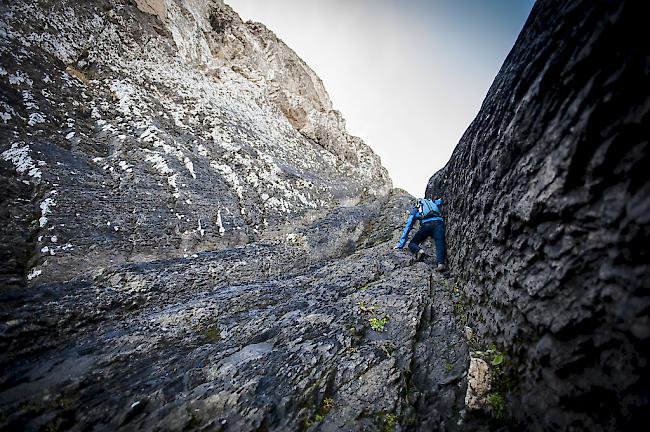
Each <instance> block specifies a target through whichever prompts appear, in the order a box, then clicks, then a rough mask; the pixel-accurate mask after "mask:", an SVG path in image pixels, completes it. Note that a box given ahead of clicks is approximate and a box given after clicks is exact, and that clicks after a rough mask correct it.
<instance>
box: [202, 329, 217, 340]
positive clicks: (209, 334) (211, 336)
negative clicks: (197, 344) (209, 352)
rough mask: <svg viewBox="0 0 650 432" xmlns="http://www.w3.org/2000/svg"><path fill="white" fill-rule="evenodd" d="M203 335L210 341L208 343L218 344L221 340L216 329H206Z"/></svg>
mask: <svg viewBox="0 0 650 432" xmlns="http://www.w3.org/2000/svg"><path fill="white" fill-rule="evenodd" d="M203 335H204V336H205V337H206V338H207V339H208V340H209V341H210V342H218V341H219V340H220V339H221V332H220V331H219V329H218V328H217V327H208V328H207V329H206V330H205V331H204V332H203Z"/></svg>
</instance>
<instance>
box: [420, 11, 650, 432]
mask: <svg viewBox="0 0 650 432" xmlns="http://www.w3.org/2000/svg"><path fill="white" fill-rule="evenodd" d="M643 16H644V12H643V11H642V9H641V5H640V3H639V2H588V1H575V2H562V1H543V2H537V3H536V5H535V7H534V9H533V12H532V14H531V16H530V18H529V20H528V22H527V24H526V26H525V28H524V30H523V31H522V33H521V35H520V36H519V39H518V40H517V43H516V45H515V46H514V48H513V50H512V51H511V53H510V54H509V56H508V58H507V59H506V61H505V64H504V65H503V67H502V68H501V71H500V72H499V74H498V76H497V77H496V79H495V81H494V83H493V85H492V87H491V89H490V91H489V93H488V95H487V97H486V99H485V101H484V103H483V106H482V107H481V110H480V112H479V114H478V115H477V117H476V119H475V120H474V121H473V123H472V124H471V126H470V127H469V128H468V130H467V131H466V133H465V134H464V136H463V138H462V139H461V141H460V143H459V144H458V147H457V148H456V149H455V151H454V153H453V156H452V157H451V160H450V161H449V163H448V164H447V166H446V167H445V168H444V169H443V170H441V171H440V172H438V173H437V174H435V175H434V176H433V177H432V178H431V180H430V181H429V185H428V191H427V192H428V193H436V194H437V193H440V194H443V195H444V196H445V197H446V198H447V200H448V205H449V207H448V215H449V219H448V226H447V229H448V240H449V251H450V254H449V260H450V264H451V268H452V269H453V273H455V274H456V276H457V277H458V279H459V282H460V284H461V286H462V287H463V293H464V298H465V302H466V304H467V307H468V309H469V315H468V323H469V325H470V326H471V327H473V328H474V329H475V331H476V333H477V335H478V339H479V340H482V341H484V344H488V343H489V342H490V341H494V342H496V343H497V347H498V349H499V350H500V351H502V352H504V353H505V355H506V359H508V361H509V362H511V364H510V366H509V367H508V368H507V369H508V371H507V373H506V372H502V374H503V376H502V377H501V379H502V380H504V381H506V382H505V383H503V384H504V385H501V386H494V387H495V390H494V391H495V392H500V394H499V395H498V396H502V397H505V398H506V399H505V400H506V401H507V405H508V406H509V408H510V409H509V411H510V415H512V416H513V417H515V418H516V419H517V420H519V421H521V422H523V423H524V424H527V425H528V426H527V427H528V428H530V429H533V430H602V429H607V430H632V425H634V424H637V425H638V424H643V423H639V421H641V420H644V419H645V421H647V420H648V412H647V406H648V403H649V402H650V399H649V398H650V383H649V381H648V358H650V357H649V354H650V352H649V342H650V341H649V337H650V323H649V322H648V315H649V314H648V312H649V311H650V299H649V298H648V290H647V288H648V287H647V285H648V281H650V267H649V265H648V263H649V261H648V248H647V245H648V240H649V238H648V236H649V233H650V231H649V228H648V221H649V220H650V219H649V216H648V215H649V214H650V182H649V179H650V177H649V176H648V173H647V169H648V166H650V164H649V158H648V130H650V129H649V124H650V123H649V121H648V120H649V119H648V113H649V111H650V103H649V101H650V98H649V96H650V95H649V91H650V79H649V75H650V74H649V72H650V70H649V69H648V65H649V63H648V59H649V58H650V57H649V55H650V49H649V46H648V42H647V38H643V37H641V34H642V33H643V29H644V28H645V21H644V19H643ZM495 397H496V396H495ZM635 422H636V423H635Z"/></svg>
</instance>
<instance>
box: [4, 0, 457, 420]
mask: <svg viewBox="0 0 650 432" xmlns="http://www.w3.org/2000/svg"><path fill="white" fill-rule="evenodd" d="M1 8H2V20H0V28H1V29H2V31H1V32H0V36H1V37H2V39H1V42H2V43H1V45H0V50H1V52H2V66H1V69H0V78H1V79H0V83H1V85H2V89H3V92H2V99H1V100H0V104H1V108H2V109H1V110H0V116H1V118H2V121H3V123H4V125H3V126H4V127H3V129H2V132H1V134H2V135H1V136H0V137H1V138H2V141H1V145H2V148H1V149H0V150H1V155H2V158H1V160H0V182H2V185H3V188H4V189H3V196H2V201H3V203H2V204H3V207H2V208H3V210H2V214H1V217H2V223H3V230H2V232H1V235H2V237H1V240H2V243H3V250H2V253H3V257H6V258H7V259H6V261H4V262H3V264H2V266H3V267H2V273H1V274H2V284H3V286H2V288H1V289H0V352H2V354H1V355H0V429H2V430H12V431H13V430H48V431H52V430H88V429H93V430H224V431H242V430H360V429H363V430H392V429H396V428H401V429H402V430H406V429H417V430H431V429H435V430H442V429H445V430H454V429H457V428H459V427H462V425H464V424H467V423H464V422H466V421H467V420H465V419H464V417H463V407H464V398H465V384H464V382H465V381H464V380H465V375H466V370H467V367H468V362H469V357H468V354H467V352H468V350H467V345H466V342H465V337H464V335H463V333H462V331H460V330H459V323H458V321H457V316H456V314H454V301H457V298H458V296H459V294H458V292H457V290H456V291H454V290H453V289H451V288H450V282H449V281H447V280H444V279H443V278H442V277H441V276H440V275H433V274H432V273H431V271H430V268H431V262H415V261H414V260H413V258H412V257H411V255H410V254H409V253H408V252H406V251H395V250H393V245H394V244H395V242H396V241H397V239H398V237H399V235H400V230H401V225H402V223H403V218H404V214H405V213H404V211H405V210H406V209H407V208H408V207H409V205H410V203H411V202H412V197H410V196H408V195H407V194H405V193H404V192H402V191H398V190H392V191H391V190H390V189H391V183H390V180H389V179H388V177H387V174H386V170H385V169H384V168H383V167H382V166H381V165H380V162H379V159H378V158H377V157H376V156H375V155H374V154H373V153H372V152H371V151H370V149H369V148H368V147H366V146H365V145H364V144H363V143H362V142H361V141H360V140H359V139H358V138H355V137H351V136H349V135H348V134H347V132H346V131H345V127H344V123H343V120H342V119H341V117H340V115H339V114H338V113H337V112H336V111H334V110H333V109H332V106H331V103H330V101H329V99H328V97H327V93H326V92H325V90H324V88H323V86H322V83H321V82H320V80H319V79H318V78H317V77H316V75H315V74H314V73H313V72H312V71H311V70H310V69H309V68H308V67H307V66H306V65H305V64H304V62H302V60H300V59H299V58H298V57H297V56H296V55H295V54H294V53H293V52H292V51H291V50H290V49H288V48H287V47H286V46H285V45H284V44H283V43H282V42H281V41H279V40H278V39H277V38H276V37H275V36H274V35H273V34H272V33H271V32H270V31H268V30H267V29H266V28H264V27H263V26H262V25H260V24H254V23H243V22H242V21H241V20H240V19H239V17H238V16H237V15H236V14H235V13H234V12H233V11H232V10H231V9H230V8H229V7H227V6H225V5H224V4H223V3H221V2H210V1H183V2H181V1H172V0H168V1H150V0H148V1H144V0H143V1H136V2H135V4H133V3H132V2H128V1H123V2H108V1H103V2H102V1H93V2H76V3H66V4H61V3H57V2H51V1H40V2H33V3H26V2H25V3H23V2H16V3H13V4H7V3H4V4H3V5H2V6H1Z"/></svg>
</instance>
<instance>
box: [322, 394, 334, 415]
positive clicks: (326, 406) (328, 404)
mask: <svg viewBox="0 0 650 432" xmlns="http://www.w3.org/2000/svg"><path fill="white" fill-rule="evenodd" d="M333 406H334V399H332V398H325V399H324V400H323V408H322V409H321V411H325V410H327V411H325V413H326V414H327V413H328V412H330V410H331V409H332V407H333Z"/></svg>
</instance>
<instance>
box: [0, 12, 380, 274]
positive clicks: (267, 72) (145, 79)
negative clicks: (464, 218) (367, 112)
mask: <svg viewBox="0 0 650 432" xmlns="http://www.w3.org/2000/svg"><path fill="white" fill-rule="evenodd" d="M137 6H139V7H140V9H138V8H137V7H136V6H135V5H134V4H132V2H127V1H124V2H108V1H94V2H76V3H70V4H68V3H61V2H51V1H41V2H14V3H11V4H3V6H2V22H1V24H0V25H1V26H2V39H1V41H2V44H1V45H0V50H1V52H2V66H1V69H0V76H1V77H2V80H1V84H0V85H1V86H2V100H0V115H1V116H2V122H3V128H2V132H1V138H2V148H1V149H0V151H1V152H2V158H1V164H2V167H1V169H2V173H1V175H0V178H1V179H2V180H1V181H2V183H3V185H5V186H6V188H7V190H8V193H7V194H6V196H5V197H4V198H3V200H4V203H3V208H5V209H6V208H10V209H12V211H11V213H6V212H4V214H3V219H2V226H3V235H2V241H3V245H4V246H5V247H4V248H3V254H4V255H5V257H6V258H7V263H8V264H7V265H3V269H2V280H3V283H5V284H10V285H21V284H22V283H24V282H25V277H26V276H27V279H28V282H29V283H31V281H35V280H37V279H38V278H44V280H53V278H56V279H60V280H65V279H66V278H68V277H70V276H72V275H75V274H77V273H78V272H79V271H80V270H83V269H88V268H89V267H97V266H103V265H109V264H117V263H120V262H129V261H141V260H146V259H155V258H161V257H175V256H176V257H178V256H183V255H191V254H192V253H195V252H197V251H201V250H211V249H216V248H222V247H226V246H229V245H234V244H243V243H247V242H249V241H252V240H255V239H258V238H259V235H260V233H261V232H262V231H264V229H266V228H267V227H268V226H272V225H274V224H276V223H278V222H282V221H283V220H286V218H287V217H291V216H293V215H296V214H302V213H304V212H305V211H307V210H314V209H316V210H317V209H324V208H329V207H332V206H336V205H338V204H345V203H348V204H349V203H354V202H358V201H359V199H361V198H362V197H364V196H373V195H375V196H378V195H383V194H385V193H386V192H387V191H388V190H389V189H390V187H391V183H390V180H389V178H388V175H387V172H386V170H385V169H384V168H383V167H382V166H381V163H380V161H379V158H378V157H377V156H376V155H374V154H373V153H372V151H371V150H370V149H369V148H368V147H367V146H366V145H364V144H363V142H361V140H360V139H358V138H356V137H352V136H350V135H348V133H347V132H346V131H345V124H344V122H343V120H342V119H341V117H340V114H339V113H338V112H336V111H334V110H333V109H332V105H331V102H330V101H329V98H328V96H327V93H326V92H325V89H324V87H323V85H322V83H321V81H320V80H319V79H318V77H317V76H316V75H315V74H314V73H313V71H311V69H309V67H308V66H307V65H306V64H305V63H304V62H303V61H302V60H300V59H299V58H298V57H297V56H296V55H295V53H294V52H293V51H291V50H290V49H289V48H288V47H286V46H285V45H284V43H282V42H281V41H280V40H278V39H277V38H276V37H275V36H274V35H273V33H271V32H270V31H269V30H267V29H266V28H265V27H264V26H262V25H260V24H254V23H243V22H242V21H241V19H240V18H239V17H238V16H237V14H235V13H234V12H233V11H232V10H231V9H230V8H229V7H228V6H226V5H224V4H223V3H222V2H218V1H217V2H212V1H207V0H205V1H191V2H177V1H172V0H169V1H148V2H145V1H138V2H137ZM15 170H17V171H18V172H19V174H20V175H21V180H22V184H21V182H18V183H17V182H16V181H14V173H15ZM34 221H36V222H34Z"/></svg>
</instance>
